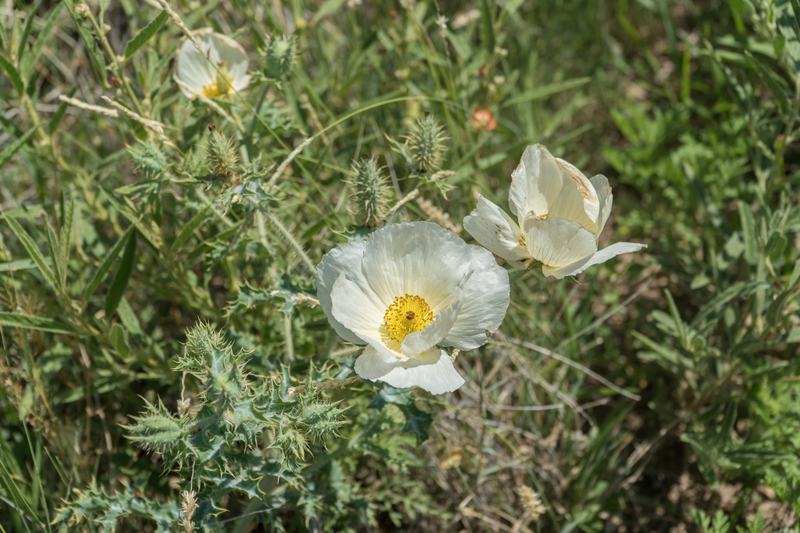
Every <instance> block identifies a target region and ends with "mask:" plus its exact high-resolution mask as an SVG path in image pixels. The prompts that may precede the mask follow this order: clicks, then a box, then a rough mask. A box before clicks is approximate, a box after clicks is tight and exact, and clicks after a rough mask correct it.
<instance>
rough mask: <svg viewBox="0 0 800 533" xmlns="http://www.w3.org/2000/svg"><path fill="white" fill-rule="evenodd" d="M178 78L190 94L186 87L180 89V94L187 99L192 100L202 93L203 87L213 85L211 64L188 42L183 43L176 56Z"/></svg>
mask: <svg viewBox="0 0 800 533" xmlns="http://www.w3.org/2000/svg"><path fill="white" fill-rule="evenodd" d="M177 75H178V78H180V80H181V81H182V82H183V83H185V84H186V85H187V86H188V88H189V89H192V91H194V92H191V91H189V90H188V89H187V88H186V87H180V89H181V92H183V94H184V95H186V97H187V98H192V99H194V98H195V97H196V96H197V94H196V93H202V92H203V87H206V86H208V85H211V84H212V83H214V72H213V70H212V68H211V64H210V63H209V61H208V59H206V58H205V56H203V54H202V53H201V52H200V51H199V50H197V48H195V47H194V44H193V43H192V41H190V40H188V39H187V40H186V41H184V42H183V45H182V46H181V49H180V52H179V54H178V72H177Z"/></svg>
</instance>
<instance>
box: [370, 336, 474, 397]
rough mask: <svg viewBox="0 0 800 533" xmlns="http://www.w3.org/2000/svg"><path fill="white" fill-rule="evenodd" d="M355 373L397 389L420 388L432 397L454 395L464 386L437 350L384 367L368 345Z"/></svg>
mask: <svg viewBox="0 0 800 533" xmlns="http://www.w3.org/2000/svg"><path fill="white" fill-rule="evenodd" d="M355 370H356V374H358V375H359V376H361V377H362V378H364V379H369V380H371V381H383V382H385V383H388V384H389V385H391V386H392V387H397V388H400V389H404V388H408V387H421V388H423V389H425V390H426V391H428V392H430V393H431V394H444V393H445V392H453V391H454V390H457V389H458V388H459V387H461V385H463V384H464V378H462V377H461V375H460V374H459V373H458V372H457V371H456V369H455V368H454V367H453V362H452V360H451V359H450V356H449V355H448V354H447V352H445V351H444V350H440V349H438V348H432V349H430V350H428V351H427V352H425V353H424V357H418V358H416V359H410V360H408V361H406V362H405V363H401V362H398V363H396V364H387V363H386V362H385V361H384V360H383V359H382V358H381V356H380V354H378V353H377V352H376V351H375V350H373V349H372V347H371V346H368V347H367V348H365V349H364V352H363V353H362V354H361V355H360V356H359V358H358V359H357V360H356V365H355Z"/></svg>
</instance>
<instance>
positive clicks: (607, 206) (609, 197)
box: [589, 174, 614, 237]
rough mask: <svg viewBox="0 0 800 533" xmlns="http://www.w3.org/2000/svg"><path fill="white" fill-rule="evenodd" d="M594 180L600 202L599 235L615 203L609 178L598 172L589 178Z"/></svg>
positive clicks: (597, 233) (596, 233)
mask: <svg viewBox="0 0 800 533" xmlns="http://www.w3.org/2000/svg"><path fill="white" fill-rule="evenodd" d="M589 181H590V182H592V186H593V187H594V190H595V191H596V192H597V200H598V202H599V207H600V209H599V211H598V213H597V231H596V232H595V235H597V236H598V237H599V236H600V234H601V233H603V228H604V227H606V222H607V221H608V217H609V215H610V214H611V205H612V204H613V203H614V195H613V194H611V186H610V185H609V184H608V178H606V177H605V176H603V175H602V174H598V175H597V176H594V177H593V178H592V179H590V180H589Z"/></svg>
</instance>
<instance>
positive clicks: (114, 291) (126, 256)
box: [105, 230, 136, 318]
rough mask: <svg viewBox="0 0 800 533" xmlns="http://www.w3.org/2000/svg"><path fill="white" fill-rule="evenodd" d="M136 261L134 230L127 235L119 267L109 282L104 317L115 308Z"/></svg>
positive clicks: (110, 313) (107, 316) (112, 312)
mask: <svg viewBox="0 0 800 533" xmlns="http://www.w3.org/2000/svg"><path fill="white" fill-rule="evenodd" d="M135 262H136V231H135V230H134V231H133V232H131V234H130V236H129V237H128V242H127V244H126V245H125V252H124V253H123V254H122V261H120V264H119V269H118V270H117V273H116V274H115V275H114V280H113V281H112V282H111V287H109V289H108V294H107V295H106V305H105V310H106V318H111V315H112V314H114V311H116V310H117V306H118V305H119V301H120V300H121V299H122V295H123V294H124V293H125V289H126V288H127V286H128V280H129V279H130V277H131V273H133V265H134V263H135Z"/></svg>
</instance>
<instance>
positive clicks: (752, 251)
mask: <svg viewBox="0 0 800 533" xmlns="http://www.w3.org/2000/svg"><path fill="white" fill-rule="evenodd" d="M739 217H740V218H741V220H742V237H743V238H744V259H745V261H747V264H749V265H755V264H756V263H758V242H757V241H756V221H755V219H754V218H753V211H752V210H751V209H750V206H749V205H747V204H742V205H740V206H739Z"/></svg>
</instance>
